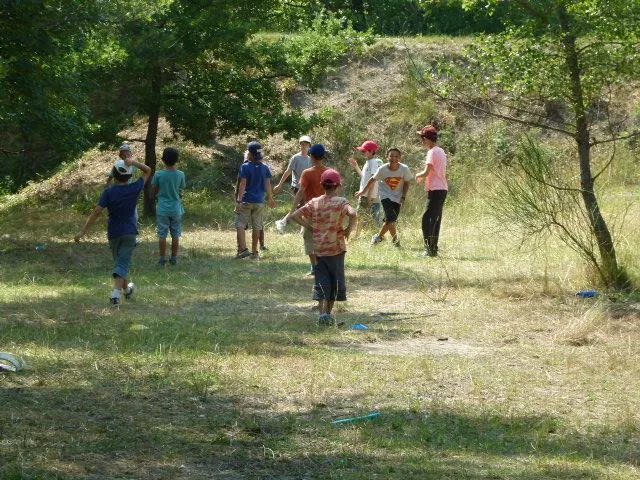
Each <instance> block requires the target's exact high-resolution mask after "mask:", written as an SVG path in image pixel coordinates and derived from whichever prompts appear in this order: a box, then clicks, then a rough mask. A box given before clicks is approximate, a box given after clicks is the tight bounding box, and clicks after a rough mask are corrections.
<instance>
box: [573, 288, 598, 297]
mask: <svg viewBox="0 0 640 480" xmlns="http://www.w3.org/2000/svg"><path fill="white" fill-rule="evenodd" d="M598 295H600V294H599V293H598V291H597V290H580V291H579V292H578V293H576V297H580V298H593V297H597V296H598Z"/></svg>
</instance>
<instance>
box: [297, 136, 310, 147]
mask: <svg viewBox="0 0 640 480" xmlns="http://www.w3.org/2000/svg"><path fill="white" fill-rule="evenodd" d="M298 142H299V143H302V142H307V143H308V144H309V145H311V144H312V143H313V140H311V137H310V136H309V135H303V136H301V137H300V140H298Z"/></svg>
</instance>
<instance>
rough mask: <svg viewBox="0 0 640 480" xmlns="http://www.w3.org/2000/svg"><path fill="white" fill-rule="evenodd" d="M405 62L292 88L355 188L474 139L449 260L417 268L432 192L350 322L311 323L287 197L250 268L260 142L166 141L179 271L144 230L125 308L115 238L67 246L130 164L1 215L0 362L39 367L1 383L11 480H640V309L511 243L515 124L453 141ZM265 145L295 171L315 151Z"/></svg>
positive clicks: (472, 126) (459, 166) (613, 198)
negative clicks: (288, 225) (352, 156)
mask: <svg viewBox="0 0 640 480" xmlns="http://www.w3.org/2000/svg"><path fill="white" fill-rule="evenodd" d="M403 48H406V45H402V44H400V45H396V46H395V47H393V48H391V47H390V46H388V45H382V46H378V47H377V50H372V51H371V52H370V53H371V55H370V56H369V57H367V58H364V59H361V60H359V61H357V62H353V63H352V64H350V65H347V66H345V67H344V69H343V70H342V71H341V72H339V74H337V75H336V76H335V77H332V78H330V79H328V80H327V83H326V88H324V89H323V90H321V91H320V92H318V93H317V94H314V95H311V94H309V93H307V92H297V93H296V95H298V101H300V102H303V104H304V105H305V107H306V108H308V109H309V110H310V111H311V110H313V109H320V108H322V107H323V106H327V105H330V106H332V107H333V112H332V113H331V115H333V117H332V119H333V120H332V122H330V123H328V124H327V125H326V126H325V127H323V128H322V129H319V130H318V131H317V132H313V133H314V135H315V137H316V138H317V139H318V140H319V141H325V142H327V144H328V145H330V147H331V149H332V152H333V156H332V158H331V160H330V162H331V163H332V164H333V165H335V166H337V167H338V168H339V169H340V170H341V171H342V172H343V173H345V174H347V173H348V171H349V170H348V168H347V164H346V162H345V154H346V153H347V151H348V150H349V147H352V146H354V145H356V144H359V143H360V142H361V141H362V139H363V138H364V137H373V138H376V139H378V140H380V141H381V142H383V144H384V145H385V146H387V145H391V144H398V145H400V147H401V148H402V149H403V150H404V151H405V152H406V154H405V159H406V161H407V163H409V164H410V165H411V167H412V168H413V169H414V171H415V168H416V167H417V166H419V164H420V159H421V156H422V151H421V150H420V148H419V144H418V143H417V142H416V141H415V136H414V135H415V134H414V130H415V129H416V126H419V125H421V124H423V123H425V122H426V121H427V120H428V117H429V116H431V115H434V114H435V115H436V116H438V117H439V118H442V119H443V120H444V121H445V122H446V123H447V124H448V125H459V126H458V127H456V128H449V132H450V136H448V137H447V136H445V138H444V143H445V144H446V145H448V148H449V149H450V150H453V152H452V154H451V164H450V174H451V178H452V185H453V190H452V195H451V197H450V198H449V199H448V200H447V205H446V207H445V213H444V220H443V225H442V235H441V248H442V254H441V256H440V257H438V258H437V259H425V258H422V257H420V256H419V253H420V251H421V239H420V235H421V234H420V228H419V219H420V215H421V212H422V209H423V204H424V193H423V192H422V191H421V190H420V189H419V188H416V187H413V188H412V189H411V191H410V196H409V201H408V203H407V205H406V206H405V208H404V210H403V212H402V217H401V221H400V223H399V230H400V235H401V239H402V242H403V248H402V249H400V250H398V249H395V248H393V247H392V246H391V245H390V244H389V242H388V241H386V242H384V243H382V244H380V245H377V246H376V247H375V248H372V247H370V246H369V242H368V240H369V239H370V237H371V234H372V233H373V232H372V231H370V230H369V231H366V232H365V233H364V234H363V235H362V236H361V237H360V238H359V239H355V240H353V241H352V242H351V243H350V244H349V252H348V254H347V282H348V297H349V300H348V301H347V302H345V303H344V304H341V305H340V307H339V308H338V311H337V312H336V317H337V319H338V321H339V322H340V323H341V324H340V325H339V326H337V327H331V328H327V327H319V326H316V325H315V321H314V320H315V314H314V312H312V311H311V306H312V302H311V300H310V290H311V280H310V279H309V278H308V277H306V276H305V274H306V272H307V260H306V258H305V256H304V255H303V252H302V240H301V238H300V237H299V235H298V233H297V232H296V231H295V229H291V230H290V231H289V232H288V233H287V234H285V235H282V236H280V235H278V234H277V233H276V232H275V230H274V229H273V227H272V222H273V220H275V219H276V218H278V217H279V216H280V215H281V214H283V213H284V212H285V211H286V209H287V208H288V204H289V199H290V197H288V195H286V194H284V193H283V194H281V195H280V196H279V197H278V207H277V209H276V210H275V211H270V212H269V214H268V218H267V220H268V225H267V229H266V237H267V245H268V246H269V251H268V252H266V253H265V254H264V255H263V257H262V258H261V260H259V261H252V260H242V261H238V260H234V259H233V255H234V254H235V234H234V232H233V230H232V229H231V228H230V227H231V225H232V219H233V214H232V205H231V202H230V201H229V199H230V192H231V190H230V188H231V187H232V184H233V182H234V178H233V174H232V173H229V172H232V171H233V169H232V168H230V167H228V165H229V164H233V162H237V161H238V159H239V157H238V155H239V152H241V149H242V148H243V144H244V140H245V139H244V138H235V139H225V140H224V141H221V142H220V144H217V145H214V146H212V147H211V148H206V149H205V148H196V147H193V146H190V145H188V144H186V143H184V142H181V141H180V140H179V139H167V138H166V137H169V136H170V132H169V131H168V130H166V128H165V130H164V131H163V134H162V135H163V136H164V137H165V140H164V143H163V145H166V144H170V143H171V144H174V143H175V144H177V145H178V146H179V147H180V148H181V149H182V151H183V152H184V161H183V163H182V165H183V167H185V169H186V170H187V172H188V174H189V179H190V182H191V187H190V189H189V191H188V192H187V195H186V199H185V204H186V209H187V212H188V213H187V216H186V217H185V229H184V230H185V232H184V238H183V251H182V257H181V262H180V264H179V265H177V266H175V267H171V268H170V267H167V268H159V267H157V266H156V261H157V246H156V237H155V231H154V226H153V224H152V223H151V222H150V221H144V222H143V228H142V231H141V236H140V238H141V240H142V244H141V245H140V247H139V248H138V249H137V250H136V252H135V256H134V264H133V269H132V279H133V281H134V282H136V285H137V286H138V292H137V296H136V297H135V298H134V299H133V300H131V301H130V302H127V303H124V304H123V305H122V306H121V307H120V308H119V309H113V308H110V307H108V306H107V297H108V294H109V292H110V286H109V284H110V279H109V277H108V274H109V271H110V264H111V260H110V255H109V252H108V249H107V247H106V241H105V233H104V225H102V224H101V225H96V226H95V228H94V229H93V231H92V233H91V234H89V235H88V236H87V237H86V240H85V241H83V242H82V243H81V244H79V245H76V244H74V243H73V242H72V240H71V238H72V236H73V234H74V233H76V231H77V230H78V229H79V227H80V226H81V224H82V222H83V220H84V218H85V215H86V213H87V212H88V210H89V209H90V208H91V207H92V206H93V204H94V202H95V199H96V198H97V195H98V194H99V191H100V189H101V184H102V183H103V182H104V180H105V175H106V172H107V171H108V168H109V166H110V164H111V162H112V161H113V154H111V153H99V152H90V153H88V154H87V155H86V156H85V157H84V158H83V159H82V160H80V161H79V162H78V163H77V164H74V165H68V166H66V167H65V168H63V169H62V170H61V171H60V172H59V173H58V174H57V175H56V176H55V177H53V178H52V179H47V180H46V181H44V182H42V183H40V184H34V185H31V186H30V187H28V188H27V189H25V191H24V192H22V193H21V194H19V195H17V196H14V197H11V198H5V199H3V201H2V205H1V206H0V228H1V233H0V235H2V243H1V244H0V351H9V352H12V353H14V354H17V355H20V356H22V357H23V358H24V359H25V360H26V362H27V364H28V368H27V369H25V370H23V371H21V372H19V373H15V374H10V373H0V405H2V408H0V438H1V440H0V458H1V459H2V461H0V478H2V479H54V478H55V479H85V478H91V479H110V478H145V479H146V478H149V479H152V478H153V479H210V478H216V479H218V478H220V479H240V478H248V479H268V478H274V479H275V478H277V479H302V478H314V479H315V478H318V479H320V478H322V479H324V478H335V479H363V480H364V479H371V478H385V479H387V478H389V479H403V480H404V479H407V478H411V479H423V478H437V479H474V480H475V479H496V478H501V479H521V480H522V479H525V480H534V479H540V480H542V479H584V478H602V479H604V478H607V479H614V478H615V479H635V478H638V476H639V475H640V467H639V462H640V448H639V445H640V416H639V414H638V412H640V395H639V394H638V392H639V391H640V368H639V367H638V362H637V358H638V355H639V354H640V327H639V323H638V319H639V318H640V304H638V303H637V297H634V296H633V295H631V296H628V297H624V298H622V297H618V296H613V295H607V294H606V293H603V294H602V295H601V296H599V297H597V298H595V299H580V298H577V297H576V296H575V292H576V291H577V290H579V289H582V288H588V287H593V286H594V283H593V279H592V278H591V274H590V273H589V271H588V270H586V269H585V268H584V266H583V264H582V263H581V261H580V260H579V259H578V258H577V256H576V255H575V254H574V253H573V252H572V251H570V250H569V249H567V248H566V247H565V246H563V245H562V244H559V243H557V242H556V241H554V240H553V239H548V240H547V241H546V242H538V243H532V242H525V243H524V244H521V242H520V241H519V240H518V239H517V238H514V237H512V236H509V235H506V233H505V232H504V225H499V224H497V223H496V222H495V220H494V219H493V217H492V215H491V209H492V207H491V202H490V199H491V194H492V192H493V191H494V188H495V185H494V179H493V178H494V176H493V175H492V169H494V168H500V165H501V164H500V161H499V157H498V154H505V155H507V154H508V153H505V152H508V149H507V150H504V149H505V146H504V145H501V143H500V142H499V140H500V139H501V138H504V137H503V136H502V135H503V133H504V131H503V130H502V129H503V128H504V126H503V125H500V124H497V123H495V122H488V121H486V119H480V120H474V121H472V120H471V119H468V121H466V122H463V123H457V122H461V119H459V118H458V117H457V116H456V114H455V113H453V112H450V111H448V110H447V109H445V108H444V107H443V106H438V105H437V104H435V103H434V102H433V101H431V100H430V99H428V98H425V97H423V96H421V95H420V90H419V86H417V85H415V84H412V83H411V82H410V81H409V79H408V78H407V77H406V76H405V75H404V73H403V69H404V67H403V65H404V63H403V62H404V60H406V58H407V57H406V55H405V53H406V52H405V51H404V50H403ZM418 48H420V49H429V48H434V47H433V46H429V45H427V46H424V45H419V46H418ZM420 51H422V50H420ZM369 132H370V134H369ZM264 143H265V147H266V152H267V154H268V155H269V157H270V161H271V162H272V163H273V164H274V167H276V168H277V167H278V166H279V167H281V166H282V162H283V161H284V160H285V159H286V158H288V156H289V155H290V154H291V153H292V152H293V151H294V147H295V141H294V142H287V141H284V140H283V139H281V138H275V137H274V138H268V139H264ZM501 152H502V153H501ZM632 152H633V151H632V150H631V149H627V148H626V147H625V148H623V149H621V153H620V157H619V161H617V162H614V164H613V166H612V167H611V169H610V170H609V171H608V172H607V176H606V182H605V187H606V188H605V193H606V194H605V196H604V197H603V205H604V209H605V212H606V214H607V216H608V218H609V219H611V220H615V221H614V222H613V223H614V225H615V227H616V230H617V232H618V234H617V238H618V242H619V251H620V256H621V260H622V262H623V263H624V264H625V265H627V266H628V268H629V270H630V273H631V275H632V276H633V277H634V278H636V279H638V278H640V271H639V265H640V262H639V261H638V254H637V252H638V251H640V239H639V237H638V235H637V233H636V232H637V231H638V230H639V229H640V211H639V207H638V201H637V200H638V194H639V189H638V185H639V184H640V182H638V165H637V160H635V158H634V156H633V154H632ZM603 155H604V153H603ZM566 161H567V165H569V164H570V161H571V159H570V158H567V160H566ZM347 178H348V180H349V184H348V185H347V187H346V191H347V194H350V193H351V192H353V188H354V184H355V181H356V178H355V176H349V175H348V174H347ZM38 245H39V246H41V248H39V249H38V250H36V246H38ZM355 323H364V324H366V325H368V326H369V329H368V330H354V329H352V328H351V326H352V325H353V324H355ZM374 411H378V412H380V413H381V416H380V417H379V418H377V419H373V420H369V421H363V422H359V423H351V424H345V425H342V426H336V425H333V424H332V423H331V422H332V421H333V420H336V419H340V418H346V417H353V416H358V415H364V414H368V413H370V412H374Z"/></svg>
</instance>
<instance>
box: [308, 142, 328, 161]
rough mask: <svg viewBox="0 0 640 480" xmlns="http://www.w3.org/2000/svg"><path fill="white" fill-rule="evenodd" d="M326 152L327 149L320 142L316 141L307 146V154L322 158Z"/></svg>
mask: <svg viewBox="0 0 640 480" xmlns="http://www.w3.org/2000/svg"><path fill="white" fill-rule="evenodd" d="M326 154H327V150H326V149H325V148H324V145H322V144H321V143H316V144H315V145H311V148H309V155H311V156H312V157H316V158H324V156H325V155H326Z"/></svg>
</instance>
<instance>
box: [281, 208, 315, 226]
mask: <svg viewBox="0 0 640 480" xmlns="http://www.w3.org/2000/svg"><path fill="white" fill-rule="evenodd" d="M303 208H304V207H300V208H298V209H297V210H296V211H295V212H293V213H290V214H289V215H287V218H289V219H291V220H293V221H294V222H296V223H297V224H299V225H302V226H303V227H307V228H310V229H313V225H311V222H309V220H308V219H307V218H306V217H305V216H304V215H303V214H302V209H303Z"/></svg>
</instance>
